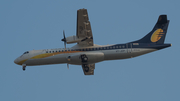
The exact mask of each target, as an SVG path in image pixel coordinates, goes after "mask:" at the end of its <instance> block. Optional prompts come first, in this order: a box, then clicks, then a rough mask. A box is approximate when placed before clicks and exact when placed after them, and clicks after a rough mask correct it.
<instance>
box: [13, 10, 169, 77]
mask: <svg viewBox="0 0 180 101" xmlns="http://www.w3.org/2000/svg"><path fill="white" fill-rule="evenodd" d="M168 24H169V20H167V15H160V16H159V19H158V21H157V23H156V24H155V26H154V28H153V29H152V31H151V32H149V33H148V34H147V35H146V36H144V37H143V38H141V39H140V40H137V41H132V42H128V43H125V44H114V45H96V44H94V42H93V35H92V30H91V24H90V21H89V18H88V13H87V9H79V10H77V32H76V35H75V36H70V37H67V38H66V37H65V33H64V31H63V36H64V38H63V39H62V41H63V42H64V45H65V48H57V49H43V50H31V51H26V52H25V53H24V54H22V55H21V56H20V57H18V58H17V59H15V60H14V62H15V63H16V64H18V65H22V69H23V70H25V68H26V66H35V65H48V64H62V63H66V64H73V65H81V66H82V69H83V72H84V74H85V75H94V69H95V63H98V62H101V61H105V60H116V59H127V58H132V57H136V56H140V55H143V54H146V53H150V52H153V51H156V50H160V49H163V48H167V47H170V46H171V44H164V40H165V37H166V32H167V29H168ZM70 43H77V44H76V45H75V46H73V47H71V48H66V44H70Z"/></svg>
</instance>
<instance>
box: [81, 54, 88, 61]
mask: <svg viewBox="0 0 180 101" xmlns="http://www.w3.org/2000/svg"><path fill="white" fill-rule="evenodd" d="M80 58H81V61H82V62H87V61H88V57H87V56H86V54H82V55H81V56H80Z"/></svg>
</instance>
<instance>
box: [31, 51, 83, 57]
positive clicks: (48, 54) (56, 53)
mask: <svg viewBox="0 0 180 101" xmlns="http://www.w3.org/2000/svg"><path fill="white" fill-rule="evenodd" d="M77 52H81V51H66V52H55V53H44V54H40V55H36V56H34V57H32V58H31V59H41V58H46V57H50V56H54V55H58V54H64V53H77Z"/></svg>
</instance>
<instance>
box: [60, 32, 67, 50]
mask: <svg viewBox="0 0 180 101" xmlns="http://www.w3.org/2000/svg"><path fill="white" fill-rule="evenodd" d="M63 37H64V38H63V39H61V41H64V47H65V49H66V36H65V32H64V30H63Z"/></svg>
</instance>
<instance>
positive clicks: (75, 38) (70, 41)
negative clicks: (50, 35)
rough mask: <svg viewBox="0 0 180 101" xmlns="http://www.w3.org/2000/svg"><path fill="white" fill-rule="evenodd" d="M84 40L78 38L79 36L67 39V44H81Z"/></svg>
mask: <svg viewBox="0 0 180 101" xmlns="http://www.w3.org/2000/svg"><path fill="white" fill-rule="evenodd" d="M82 39H83V38H78V37H77V36H69V37H67V38H66V42H67V44H70V43H77V42H80V41H81V40H82Z"/></svg>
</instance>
